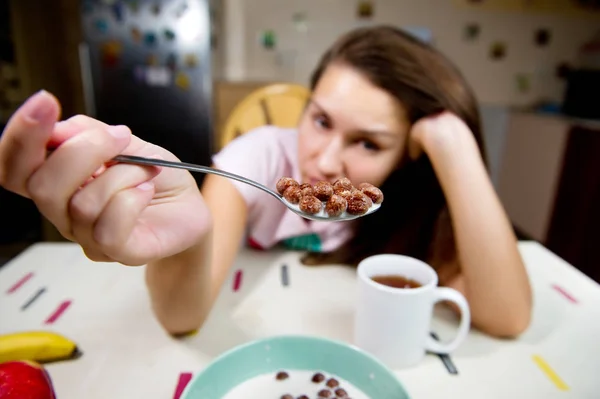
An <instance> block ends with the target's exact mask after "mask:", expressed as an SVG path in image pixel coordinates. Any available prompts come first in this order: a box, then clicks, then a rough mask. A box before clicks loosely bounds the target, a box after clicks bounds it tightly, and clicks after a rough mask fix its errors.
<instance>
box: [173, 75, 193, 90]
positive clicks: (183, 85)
mask: <svg viewBox="0 0 600 399" xmlns="http://www.w3.org/2000/svg"><path fill="white" fill-rule="evenodd" d="M175 85H177V87H179V88H180V89H182V90H188V89H189V88H190V78H189V77H188V76H187V75H186V74H185V73H184V72H177V75H176V77H175Z"/></svg>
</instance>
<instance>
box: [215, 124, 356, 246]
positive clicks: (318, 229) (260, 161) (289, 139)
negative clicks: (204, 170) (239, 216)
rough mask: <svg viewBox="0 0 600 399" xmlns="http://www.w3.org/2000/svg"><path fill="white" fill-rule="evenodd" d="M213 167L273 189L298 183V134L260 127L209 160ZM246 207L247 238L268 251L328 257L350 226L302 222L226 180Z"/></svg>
mask: <svg viewBox="0 0 600 399" xmlns="http://www.w3.org/2000/svg"><path fill="white" fill-rule="evenodd" d="M213 162H214V164H215V166H216V167H217V168H219V169H221V170H225V171H227V172H231V173H235V174H238V175H241V176H244V177H246V178H249V179H252V180H255V181H257V182H259V183H261V184H263V185H265V186H267V187H269V188H272V189H273V190H275V185H276V183H277V181H278V180H279V179H280V178H281V177H284V176H289V177H293V178H294V179H296V180H297V181H300V179H301V176H300V169H299V165H298V131H297V130H296V129H283V128H279V127H275V126H263V127H260V128H257V129H254V130H252V131H250V132H247V133H245V134H243V135H241V136H239V137H237V138H236V139H234V140H232V141H231V142H230V143H229V144H228V145H227V146H226V147H225V148H223V149H222V150H221V151H220V152H219V153H217V154H216V155H214V156H213ZM231 182H232V183H233V184H234V185H235V187H236V188H237V189H238V190H239V192H240V194H241V195H242V197H243V198H244V200H245V201H246V204H247V206H248V226H247V227H248V229H247V234H248V239H249V242H250V243H251V244H252V245H255V246H258V247H260V248H265V249H266V248H269V247H272V246H274V245H277V244H279V243H283V244H284V245H286V246H288V247H290V248H294V249H300V250H311V251H316V252H329V251H332V250H335V249H337V248H338V247H339V246H340V245H341V244H343V243H344V242H345V241H346V240H348V239H349V238H350V234H351V231H350V223H352V222H316V221H309V220H308V219H304V218H302V217H300V216H298V215H296V214H295V213H293V212H292V211H290V210H288V209H287V208H286V207H285V205H283V204H282V203H281V202H279V201H278V200H277V199H276V198H273V197H272V196H271V195H269V194H267V193H265V192H264V191H261V190H259V189H257V188H255V187H252V186H250V185H247V184H244V183H241V182H238V181H235V180H231Z"/></svg>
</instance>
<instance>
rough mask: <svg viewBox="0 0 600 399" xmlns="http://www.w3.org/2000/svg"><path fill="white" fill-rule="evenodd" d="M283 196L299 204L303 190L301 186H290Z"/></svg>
mask: <svg viewBox="0 0 600 399" xmlns="http://www.w3.org/2000/svg"><path fill="white" fill-rule="evenodd" d="M283 198H285V199H286V200H287V201H288V202H290V203H292V204H297V203H298V202H300V198H302V190H300V187H299V186H289V187H288V188H286V189H285V191H284V192H283Z"/></svg>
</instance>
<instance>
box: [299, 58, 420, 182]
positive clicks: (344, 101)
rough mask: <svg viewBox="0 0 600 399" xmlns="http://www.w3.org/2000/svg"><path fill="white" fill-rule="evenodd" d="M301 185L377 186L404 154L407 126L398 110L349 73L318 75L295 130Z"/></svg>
mask: <svg viewBox="0 0 600 399" xmlns="http://www.w3.org/2000/svg"><path fill="white" fill-rule="evenodd" d="M299 132H300V134H299V150H298V151H299V161H300V168H301V171H302V179H303V181H304V182H307V183H311V184H314V183H316V182H317V181H319V180H327V181H330V182H333V181H335V180H337V179H339V178H340V177H347V178H349V179H350V180H351V181H352V183H353V184H354V185H355V186H356V185H358V184H360V183H362V182H368V183H371V184H374V185H376V186H380V185H381V184H382V183H383V182H384V181H385V180H386V178H387V176H388V175H389V174H390V173H391V172H392V171H393V170H394V169H395V168H396V167H397V166H398V164H399V163H400V160H401V159H402V158H403V156H404V154H405V152H406V146H407V139H408V133H409V122H408V120H407V118H406V115H405V111H404V109H403V107H401V106H400V104H398V101H397V100H396V99H395V98H394V97H392V96H391V95H389V94H388V93H387V92H386V91H384V90H382V89H380V88H378V87H376V86H374V85H373V84H372V83H371V82H369V81H368V80H367V79H366V78H364V77H363V76H361V75H360V74H359V73H358V72H356V71H355V70H353V69H352V68H351V67H348V66H344V65H336V64H332V65H330V66H329V67H327V69H326V70H325V72H324V73H323V75H322V76H321V79H320V80H319V83H318V84H317V87H315V90H314V91H313V94H312V98H311V101H310V103H309V104H308V107H307V109H306V112H305V113H304V115H303V116H302V119H301V121H300V125H299Z"/></svg>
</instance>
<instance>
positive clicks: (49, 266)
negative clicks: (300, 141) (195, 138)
mask: <svg viewBox="0 0 600 399" xmlns="http://www.w3.org/2000/svg"><path fill="white" fill-rule="evenodd" d="M520 249H521V252H522V254H523V257H524V259H525V262H526V264H527V269H528V271H529V274H530V276H531V279H532V283H533V288H534V294H535V310H534V315H533V321H532V325H531V327H530V328H529V330H528V331H527V332H526V333H525V334H523V335H522V336H521V337H520V338H519V339H518V340H514V341H504V340H497V339H493V338H490V337H488V336H486V335H483V334H481V333H478V332H476V331H473V332H471V334H470V336H469V338H468V339H467V341H466V342H465V343H464V344H463V346H462V347H461V348H460V349H459V350H458V351H457V352H456V353H455V354H453V355H452V359H453V362H454V364H455V365H456V367H457V368H458V370H459V374H458V375H451V374H449V373H448V371H447V370H446V369H445V368H444V366H443V364H442V362H441V361H440V359H439V358H437V357H435V356H428V357H427V358H426V360H425V361H424V362H423V363H422V364H420V365H419V366H417V367H414V368H411V369H407V370H400V371H398V372H397V375H398V377H399V379H400V380H401V381H402V383H403V384H404V385H405V387H406V389H407V390H408V392H409V394H410V395H411V396H412V397H413V398H477V399H479V398H565V397H568V398H578V399H582V398H598V397H600V378H599V377H598V371H597V370H598V369H599V368H600V345H599V343H598V337H600V287H599V286H598V285H597V284H596V283H595V282H593V281H592V280H590V279H588V278H587V277H586V276H585V275H583V274H582V273H580V272H579V271H577V270H576V269H574V268H573V267H571V266H570V265H569V264H567V263H565V262H564V261H562V260H561V259H559V258H558V257H556V256H555V255H553V254H552V253H551V252H549V251H547V250H546V249H545V248H544V247H542V246H540V245H539V244H537V243H533V242H523V243H520ZM299 255H300V254H299V253H294V252H283V251H272V252H257V251H252V250H244V251H243V252H242V253H241V254H240V256H239V257H238V259H237V261H236V264H235V265H234V267H233V268H232V275H231V278H230V281H228V282H227V283H226V284H225V286H224V287H223V290H222V293H221V295H220V297H219V299H218V301H217V303H216V305H215V307H214V309H213V311H212V312H211V315H210V317H209V319H208V320H207V322H206V324H205V326H204V327H203V328H202V330H201V331H200V332H199V333H198V334H196V335H195V336H192V337H188V338H185V339H179V340H177V339H173V338H170V337H169V336H168V335H166V334H165V333H164V331H163V330H162V329H161V327H160V326H159V324H158V323H157V321H156V320H155V318H154V316H153V314H152V311H151V309H150V307H149V301H148V298H147V292H146V288H145V285H144V278H143V273H144V269H143V267H139V268H130V267H124V266H122V265H118V264H110V263H109V264H106V263H100V264H95V263H93V262H91V261H90V260H88V259H87V258H86V257H85V256H84V255H83V253H82V251H81V249H80V248H79V247H78V246H77V245H74V244H70V243H60V244H57V243H40V244H37V245H34V246H32V247H30V248H29V249H28V250H26V251H25V252H23V253H22V254H21V255H20V256H19V257H17V258H15V259H14V260H12V261H11V262H9V263H8V264H7V265H5V266H4V267H3V268H2V269H0V296H1V298H2V300H1V301H0V333H6V332H13V331H23V330H32V329H52V330H55V331H57V332H60V333H62V334H64V335H67V336H69V337H71V338H72V339H74V340H75V341H76V342H77V343H78V344H79V345H80V347H81V349H82V350H83V352H84V356H83V357H82V358H80V359H77V360H74V361H68V362H61V363H54V364H49V365H48V366H47V367H48V371H49V372H50V375H51V377H52V379H53V381H54V384H55V388H56V391H57V394H58V398H59V399H71V398H72V399H81V398H86V399H94V398H102V399H105V398H111V399H119V398H127V399H134V398H143V399H152V398H157V399H158V398H162V399H164V398H167V399H170V398H172V397H173V393H174V391H175V386H176V384H177V381H178V378H179V375H180V373H182V372H197V371H199V370H201V369H202V368H203V367H204V366H205V365H207V364H208V363H209V362H210V361H211V360H212V359H214V357H215V356H218V355H219V354H220V353H222V352H223V351H225V350H227V349H230V348H232V347H234V346H236V345H238V344H241V343H244V342H247V341H249V340H252V339H256V338H260V337H265V336H269V335H274V334H286V333H293V334H311V335H321V336H325V337H330V338H335V339H341V340H346V341H350V339H351V319H352V314H353V308H354V290H355V275H354V270H353V269H351V268H346V267H338V266H328V267H317V268H315V267H304V266H301V265H300V263H299V261H298V258H299ZM282 264H286V265H287V266H288V271H289V279H290V285H289V286H283V285H282V283H281V265H282ZM239 270H241V271H242V273H243V277H242V282H241V286H240V288H239V290H238V291H237V292H234V291H233V289H232V287H233V281H234V280H235V274H236V273H237V272H238V271H239ZM28 273H33V276H32V277H31V278H30V279H29V280H28V281H27V282H26V283H24V284H23V285H22V286H21V287H20V288H19V289H18V290H16V291H14V292H13V293H11V294H7V291H8V290H9V288H10V287H11V286H13V285H14V284H15V282H17V281H19V280H20V279H22V278H23V276H25V275H27V274H28ZM553 284H556V285H558V286H560V287H561V288H562V289H563V290H564V291H565V292H566V293H567V295H570V296H571V297H572V299H569V298H568V296H565V295H564V294H561V293H560V292H559V291H558V290H557V289H555V288H553ZM42 287H46V288H47V291H46V292H45V293H44V294H43V295H41V296H40V297H39V299H38V300H36V301H35V302H34V303H33V304H32V305H31V306H30V307H29V308H27V309H26V310H24V311H22V310H21V306H22V305H23V304H24V303H25V302H27V300H28V299H29V298H30V297H31V296H32V295H34V294H35V293H36V292H37V291H38V290H39V289H40V288H42ZM65 300H72V303H71V306H70V307H69V308H68V309H67V310H66V311H65V312H64V314H63V315H62V316H61V317H60V318H59V319H58V320H57V321H56V322H55V323H54V324H51V325H44V321H45V320H46V319H47V318H48V316H49V315H50V314H52V313H53V312H54V311H55V309H56V308H57V306H59V304H60V303H62V302H63V301H65ZM455 326H456V321H455V320H454V318H453V317H452V315H451V314H450V313H448V312H447V311H444V310H443V309H441V310H439V311H437V312H436V317H435V319H434V322H433V329H434V330H435V331H437V332H438V334H439V335H440V336H441V337H442V338H449V337H450V336H452V334H453V332H454V328H455ZM534 355H539V356H541V357H542V358H543V359H544V360H545V362H546V363H547V364H548V365H549V366H550V367H551V368H552V370H554V372H555V373H556V374H557V375H558V376H559V377H560V379H561V380H562V381H563V382H564V383H565V384H566V385H567V386H568V390H566V391H565V390H560V389H559V388H558V387H557V385H556V384H555V383H553V381H552V380H551V379H550V378H549V377H548V376H547V375H546V374H545V373H544V372H543V371H542V370H541V369H540V368H539V367H538V365H537V364H536V363H535V362H534V361H533V360H532V356H534Z"/></svg>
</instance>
